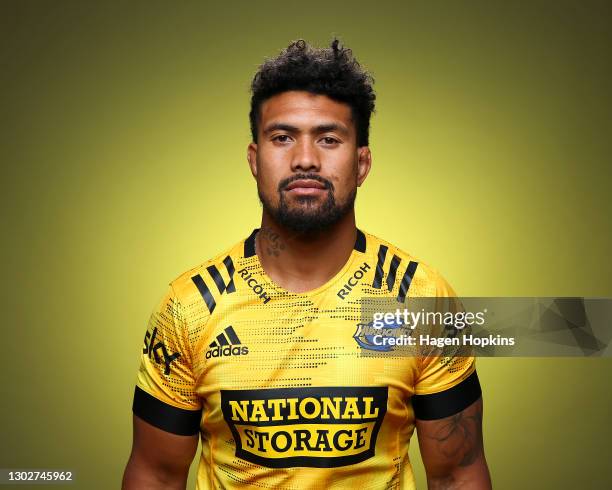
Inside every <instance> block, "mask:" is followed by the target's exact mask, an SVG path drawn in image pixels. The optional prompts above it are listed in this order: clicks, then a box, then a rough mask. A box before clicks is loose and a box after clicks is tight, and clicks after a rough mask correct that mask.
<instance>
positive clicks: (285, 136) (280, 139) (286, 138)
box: [272, 134, 289, 143]
mask: <svg viewBox="0 0 612 490" xmlns="http://www.w3.org/2000/svg"><path fill="white" fill-rule="evenodd" d="M272 141H278V142H279V143H287V142H288V141H289V135H288V134H278V135H276V136H274V137H273V138H272Z"/></svg>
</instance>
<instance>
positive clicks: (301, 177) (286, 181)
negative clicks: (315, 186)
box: [278, 174, 334, 192]
mask: <svg viewBox="0 0 612 490" xmlns="http://www.w3.org/2000/svg"><path fill="white" fill-rule="evenodd" d="M306 179H308V180H316V181H317V182H320V183H321V184H323V185H324V186H325V189H327V190H331V191H333V190H334V184H333V183H332V182H331V181H330V180H327V179H325V178H323V177H321V176H320V175H318V174H295V175H292V176H291V177H287V178H286V179H283V180H281V181H280V182H279V183H278V192H281V191H282V190H284V189H285V188H286V187H287V186H288V185H289V184H291V183H292V182H295V181H296V180H306Z"/></svg>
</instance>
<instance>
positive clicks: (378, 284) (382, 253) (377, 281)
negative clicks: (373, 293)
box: [372, 245, 388, 289]
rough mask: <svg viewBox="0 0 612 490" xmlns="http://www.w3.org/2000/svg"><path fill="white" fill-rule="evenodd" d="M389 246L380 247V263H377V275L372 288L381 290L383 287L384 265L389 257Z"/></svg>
mask: <svg viewBox="0 0 612 490" xmlns="http://www.w3.org/2000/svg"><path fill="white" fill-rule="evenodd" d="M387 248H388V247H387V246H386V245H381V246H380V247H378V262H377V263H376V274H375V275H374V281H372V287H373V288H376V289H380V287H381V286H382V277H383V264H384V263H385V257H386V256H387Z"/></svg>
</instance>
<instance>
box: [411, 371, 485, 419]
mask: <svg viewBox="0 0 612 490" xmlns="http://www.w3.org/2000/svg"><path fill="white" fill-rule="evenodd" d="M481 394H482V391H481V389H480V382H479V381H478V375H477V374H476V371H474V372H473V373H472V374H470V375H469V376H468V377H467V378H465V379H464V380H463V381H462V382H461V383H459V384H458V385H455V386H453V387H452V388H449V389H448V390H445V391H441V392H440V393H432V394H431V395H414V396H413V397H412V408H413V409H414V415H415V417H416V418H417V419H419V420H437V419H443V418H445V417H450V416H451V415H455V414H456V413H459V412H461V411H462V410H464V409H466V408H467V407H469V406H470V405H471V404H472V403H474V402H475V401H476V400H478V398H480V395H481Z"/></svg>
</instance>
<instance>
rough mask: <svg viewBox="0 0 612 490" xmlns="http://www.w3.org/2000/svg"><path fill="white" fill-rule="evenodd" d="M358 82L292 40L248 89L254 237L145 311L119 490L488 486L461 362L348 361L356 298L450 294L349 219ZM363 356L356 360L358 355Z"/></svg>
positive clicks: (466, 362) (468, 366) (336, 53)
mask: <svg viewBox="0 0 612 490" xmlns="http://www.w3.org/2000/svg"><path fill="white" fill-rule="evenodd" d="M372 82H373V80H372V78H371V76H370V75H368V74H367V73H366V72H365V71H364V70H363V69H362V68H361V67H360V65H359V64H358V63H357V61H356V60H355V59H354V58H353V56H352V53H351V51H350V50H349V49H346V48H343V47H341V46H340V45H339V43H338V41H337V40H334V41H333V42H332V45H331V47H330V48H326V49H314V48H312V47H311V46H309V45H308V44H307V43H305V42H304V41H303V40H299V41H296V42H294V43H292V44H290V45H289V46H288V47H287V48H286V49H285V50H284V51H283V52H281V54H280V55H279V56H278V57H277V58H276V59H272V60H268V61H266V62H265V63H264V64H263V65H262V66H261V67H260V69H259V71H258V72H257V74H256V75H255V77H254V79H253V83H252V91H253V96H252V100H251V113H250V119H251V130H252V138H253V141H252V142H251V143H250V144H249V146H248V155H247V157H248V162H249V166H250V170H251V172H252V174H253V176H254V178H255V180H256V182H257V189H258V193H259V197H260V200H261V202H262V205H263V213H262V221H261V227H260V228H259V229H255V230H253V232H252V233H251V234H250V235H249V236H248V238H246V239H244V240H242V241H241V242H239V243H237V244H236V245H234V246H233V247H231V248H229V249H228V250H226V251H225V252H223V253H221V254H220V255H218V256H217V257H215V258H213V259H210V260H208V261H206V262H205V263H203V264H202V265H200V266H198V267H196V268H194V269H192V270H190V271H188V272H186V273H184V274H182V275H181V276H179V277H178V278H177V279H175V280H174V281H172V282H171V284H170V287H169V289H168V291H167V293H166V295H165V297H164V298H163V300H162V301H161V303H160V305H159V306H158V308H157V309H156V310H155V311H154V313H153V315H152V317H151V322H150V324H149V327H148V330H147V332H146V335H145V339H144V348H143V352H142V357H141V367H140V371H139V374H138V379H137V386H136V391H135V395H134V403H133V412H134V442H133V448H132V453H131V456H130V459H129V462H128V465H127V468H126V470H125V474H124V478H123V488H125V489H135V488H137V489H140V488H143V489H145V488H146V489H157V488H160V489H161V488H163V489H169V488H185V484H186V479H187V474H188V469H189V466H190V463H191V461H192V459H193V456H194V453H195V451H196V448H197V444H198V436H200V437H201V441H202V453H201V457H200V463H199V468H198V475H197V488H198V489H209V488H237V487H253V488H279V489H280V488H295V489H306V488H321V489H324V488H363V489H365V488H368V489H369V488H372V489H381V488H413V487H414V477H413V474H412V469H411V465H410V461H409V459H408V445H409V441H410V437H411V435H412V433H413V432H414V429H415V427H416V429H417V431H418V435H419V444H420V448H421V455H422V458H423V462H424V465H425V469H426V472H427V479H428V483H429V487H430V488H478V489H481V488H490V485H491V484H490V478H489V473H488V469H487V465H486V461H485V457H484V451H483V443H482V431H481V424H482V399H481V390H480V385H479V382H478V378H477V376H476V372H475V366H474V359H473V358H472V357H456V358H453V359H451V360H449V359H448V358H445V359H442V358H441V357H435V356H430V357H418V358H417V357H408V356H385V355H383V354H380V355H364V354H367V352H365V351H366V350H367V349H368V348H369V346H368V344H367V343H364V341H363V338H360V337H359V335H358V334H357V333H356V331H358V324H359V322H360V313H361V309H360V305H361V299H362V298H365V297H385V298H393V299H394V300H397V302H398V303H397V304H402V303H404V302H405V301H406V298H407V297H430V296H437V297H449V296H453V295H454V292H453V290H452V289H451V287H450V286H449V285H448V284H447V283H446V281H445V280H444V279H443V278H442V277H441V276H440V275H439V274H438V273H437V272H436V271H435V270H434V269H432V268H431V267H429V266H427V265H426V264H423V263H421V262H419V261H418V260H416V259H415V258H414V257H412V256H410V255H409V254H407V253H405V252H403V251H401V250H400V249H398V248H397V247H395V246H393V245H391V244H390V243H388V242H386V241H384V240H381V239H379V238H377V237H375V236H373V235H371V234H369V233H366V232H364V231H362V230H359V229H358V228H357V227H356V224H355V214H354V206H353V204H354V200H355V196H356V191H357V187H359V186H361V185H362V183H363V182H364V181H365V179H366V177H367V175H368V172H369V170H370V166H371V154H370V150H369V148H368V133H369V121H370V115H371V113H372V112H373V110H374V100H375V95H374V92H373V89H372ZM369 354H372V352H369Z"/></svg>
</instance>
